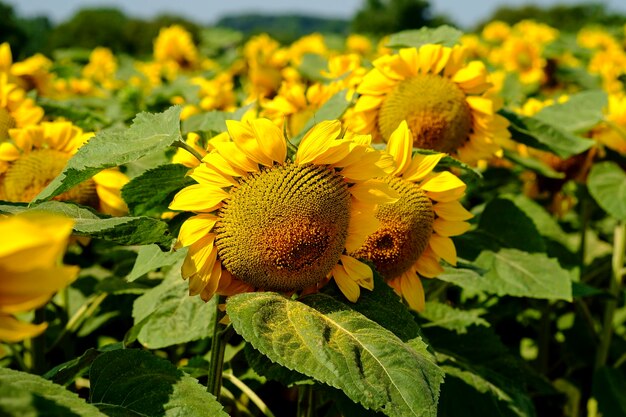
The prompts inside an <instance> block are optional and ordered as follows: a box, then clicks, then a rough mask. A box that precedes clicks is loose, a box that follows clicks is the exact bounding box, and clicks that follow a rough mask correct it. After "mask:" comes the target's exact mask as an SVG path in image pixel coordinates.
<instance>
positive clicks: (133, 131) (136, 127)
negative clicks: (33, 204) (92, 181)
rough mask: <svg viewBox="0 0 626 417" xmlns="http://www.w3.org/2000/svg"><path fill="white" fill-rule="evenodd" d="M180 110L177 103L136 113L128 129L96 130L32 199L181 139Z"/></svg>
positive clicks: (45, 197)
mask: <svg viewBox="0 0 626 417" xmlns="http://www.w3.org/2000/svg"><path fill="white" fill-rule="evenodd" d="M180 111H181V108H180V107H179V106H174V107H171V108H170V109H168V110H166V111H165V112H163V113H158V114H151V113H140V114H138V115H137V117H135V120H134V121H133V124H132V126H131V127H130V128H128V129H125V130H115V131H113V130H103V131H101V132H99V133H98V134H97V135H96V136H94V137H93V138H91V139H90V140H89V142H87V143H86V144H85V145H83V146H82V147H81V148H80V149H79V150H78V152H76V155H74V156H73V157H72V159H70V160H69V161H68V163H67V165H66V166H65V169H64V170H63V172H62V173H61V174H59V175H58V176H57V177H56V178H55V179H54V180H53V181H52V182H51V183H50V184H48V186H47V187H46V188H44V189H43V190H42V191H41V192H40V193H39V195H37V197H35V201H42V200H49V199H51V198H52V197H54V196H57V195H59V194H61V193H63V192H65V191H67V190H69V189H70V188H72V187H74V186H75V185H77V184H79V183H81V182H83V181H85V180H87V179H89V178H91V177H92V176H94V175H95V174H97V173H98V172H100V171H102V170H103V169H105V168H110V167H114V166H119V165H122V164H126V163H128V162H132V161H136V160H138V159H139V158H141V157H143V156H146V155H149V154H152V153H154V152H157V151H160V150H165V149H166V148H167V147H169V146H170V145H171V144H172V143H174V142H175V141H177V140H182V137H181V134H180V127H179V125H180Z"/></svg>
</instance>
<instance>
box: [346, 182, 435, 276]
mask: <svg viewBox="0 0 626 417" xmlns="http://www.w3.org/2000/svg"><path fill="white" fill-rule="evenodd" d="M385 180H386V181H387V182H388V183H389V186H390V187H391V188H393V189H394V190H396V191H398V193H399V194H400V199H399V200H398V201H396V202H395V203H392V204H384V205H381V206H380V207H379V208H378V211H377V212H376V217H377V218H378V220H380V226H379V228H378V230H377V231H376V232H374V233H373V234H371V235H370V236H369V237H368V238H367V239H366V241H365V243H364V244H363V246H362V247H361V248H360V249H359V250H358V251H357V252H356V253H355V254H354V255H355V256H356V257H359V258H364V259H368V260H370V261H372V262H373V263H374V265H376V270H377V271H378V272H379V273H380V274H381V275H382V276H383V277H384V278H385V279H386V280H391V279H393V278H396V277H398V276H400V275H402V274H403V273H404V272H406V271H407V270H408V269H409V268H410V267H411V266H412V265H413V264H414V263H415V262H416V261H417V260H418V259H419V257H420V256H421V255H422V253H423V252H424V250H425V249H426V248H427V247H428V241H429V240H430V237H431V235H432V233H433V221H434V219H435V217H434V214H433V205H432V203H431V201H430V198H428V196H426V194H425V193H424V191H422V190H421V189H420V188H418V187H417V186H416V185H415V184H413V183H411V182H408V181H405V180H403V179H402V178H398V177H387V178H385Z"/></svg>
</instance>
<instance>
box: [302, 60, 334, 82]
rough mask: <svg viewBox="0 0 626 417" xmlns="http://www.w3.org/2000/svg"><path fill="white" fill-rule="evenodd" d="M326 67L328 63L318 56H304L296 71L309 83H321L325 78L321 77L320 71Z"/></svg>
mask: <svg viewBox="0 0 626 417" xmlns="http://www.w3.org/2000/svg"><path fill="white" fill-rule="evenodd" d="M327 67H328V61H327V60H326V58H324V57H323V56H321V55H318V54H304V55H303V56H302V63H300V66H298V71H299V72H300V74H302V75H303V76H304V77H305V78H308V79H309V80H311V81H317V82H323V81H326V80H327V78H326V77H324V76H323V75H322V71H324V70H326V68H327Z"/></svg>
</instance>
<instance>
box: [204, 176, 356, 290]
mask: <svg viewBox="0 0 626 417" xmlns="http://www.w3.org/2000/svg"><path fill="white" fill-rule="evenodd" d="M230 194H231V195H230V197H229V198H228V199H226V200H225V202H224V206H223V207H222V208H220V210H219V216H220V220H219V221H218V223H217V225H216V229H215V230H216V233H217V237H216V240H215V244H216V246H217V249H218V256H219V258H220V260H221V262H222V265H223V266H224V267H225V268H226V269H227V270H228V271H230V272H231V273H232V274H233V275H234V276H235V277H237V278H238V279H240V280H242V281H244V282H245V283H247V284H250V285H252V286H254V287H256V288H260V289H265V290H272V291H297V290H301V289H304V288H307V287H310V286H312V285H315V284H317V283H319V282H320V281H322V280H323V279H324V278H325V277H326V276H327V275H328V274H329V273H330V271H331V269H332V267H333V266H335V265H336V264H337V262H338V261H339V258H340V256H341V254H342V252H343V250H344V246H345V242H346V238H347V235H348V224H349V220H350V192H349V190H348V185H347V184H346V183H345V181H344V180H343V178H342V177H341V176H340V175H339V174H337V173H335V172H334V171H333V170H331V169H329V168H327V167H324V166H317V165H294V164H287V165H280V166H278V165H277V166H274V167H272V168H269V169H266V170H264V171H262V172H260V173H259V174H253V175H251V176H249V177H247V178H245V179H243V180H241V182H240V184H239V185H238V186H235V187H234V188H233V189H232V190H231V192H230Z"/></svg>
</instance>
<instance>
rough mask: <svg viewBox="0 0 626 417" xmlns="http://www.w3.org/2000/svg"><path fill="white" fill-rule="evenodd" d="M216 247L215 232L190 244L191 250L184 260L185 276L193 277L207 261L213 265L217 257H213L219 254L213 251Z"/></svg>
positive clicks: (183, 273)
mask: <svg viewBox="0 0 626 417" xmlns="http://www.w3.org/2000/svg"><path fill="white" fill-rule="evenodd" d="M214 247H215V235H214V234H208V235H206V236H204V237H202V238H200V239H198V240H197V241H196V242H194V243H193V244H192V245H191V246H189V251H188V252H187V256H186V257H185V261H184V262H183V268H182V275H183V278H189V277H192V276H193V275H194V274H196V273H197V272H199V271H200V270H201V269H202V267H203V266H204V265H205V264H206V263H207V262H209V263H210V264H211V265H213V262H215V259H212V258H215V257H216V256H217V253H213V248H214Z"/></svg>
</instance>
